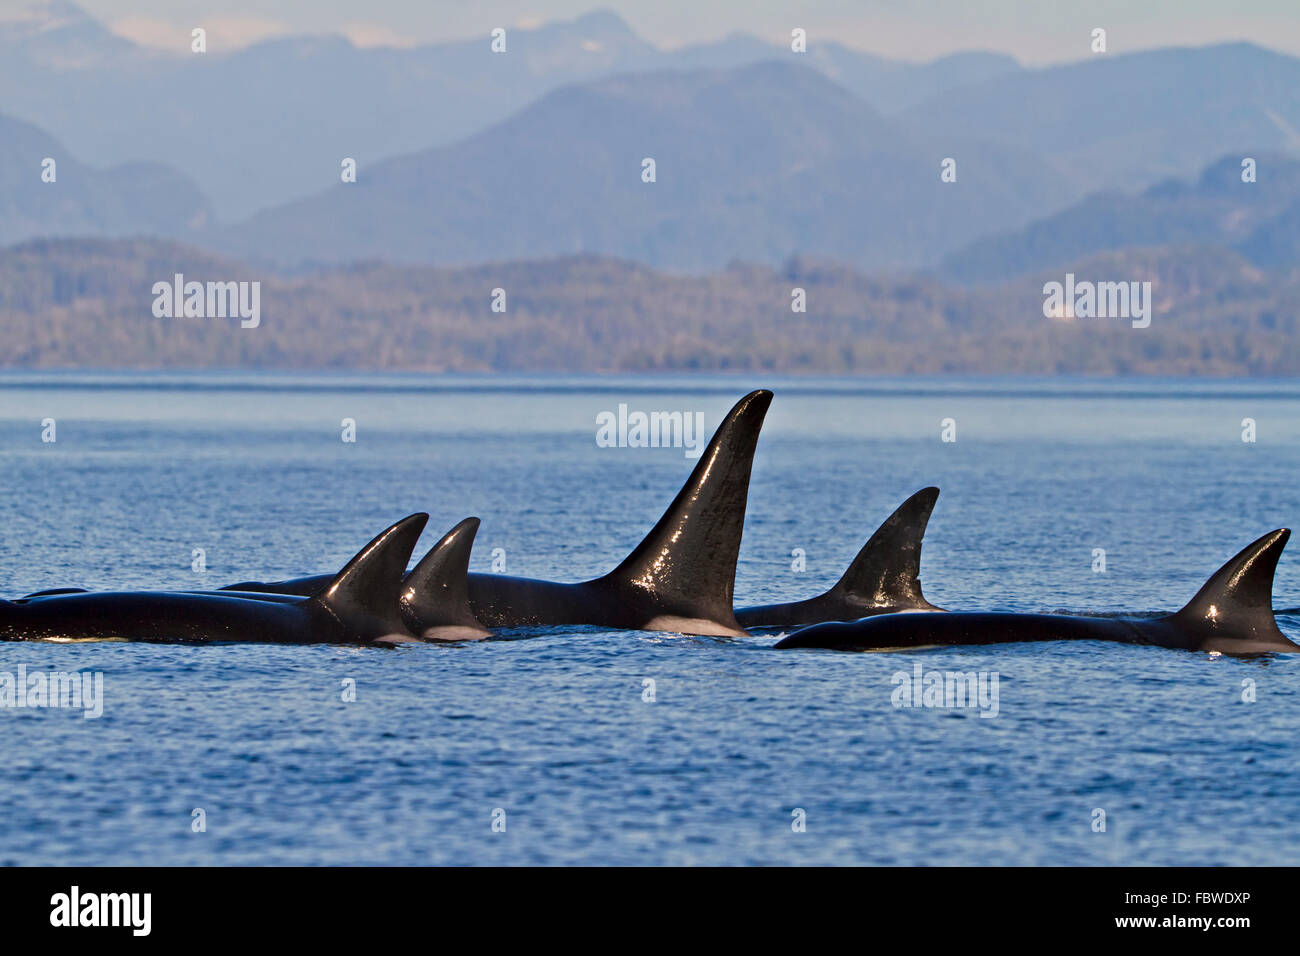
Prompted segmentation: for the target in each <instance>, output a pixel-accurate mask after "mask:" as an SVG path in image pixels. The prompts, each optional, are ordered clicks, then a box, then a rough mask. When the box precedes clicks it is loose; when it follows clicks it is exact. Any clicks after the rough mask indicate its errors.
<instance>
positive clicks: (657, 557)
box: [231, 389, 772, 637]
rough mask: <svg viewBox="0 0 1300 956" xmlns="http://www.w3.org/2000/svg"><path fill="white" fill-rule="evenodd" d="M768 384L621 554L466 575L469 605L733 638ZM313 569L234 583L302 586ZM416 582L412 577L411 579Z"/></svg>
mask: <svg viewBox="0 0 1300 956" xmlns="http://www.w3.org/2000/svg"><path fill="white" fill-rule="evenodd" d="M771 403H772V393H771V392H769V391H765V390H762V389H760V390H758V391H754V392H751V393H750V394H748V395H746V396H745V397H744V398H742V399H741V400H740V401H739V402H737V403H736V405H735V407H733V408H732V409H731V411H730V412H728V413H727V416H726V418H724V419H723V421H722V424H721V425H719V426H718V430H717V431H716V432H714V434H713V437H712V439H710V441H709V444H708V446H707V447H706V448H705V449H704V451H703V453H702V454H701V455H700V459H699V461H698V462H696V465H695V469H694V470H693V471H692V472H691V476H690V478H689V479H688V480H687V482H686V485H685V486H684V487H683V488H682V490H681V491H679V492H678V493H677V497H676V498H674V499H673V502H672V504H670V505H669V506H668V510H667V511H666V512H664V515H663V517H661V518H660V519H659V522H658V524H656V525H655V526H654V528H652V529H651V530H650V533H649V534H647V535H646V536H645V538H644V539H643V540H642V541H641V543H640V544H639V545H637V547H636V548H635V549H634V550H633V551H632V553H631V554H629V555H628V556H627V558H625V559H624V560H623V563H622V564H620V565H619V566H618V567H616V568H615V569H614V570H613V571H610V572H609V573H608V574H606V575H604V576H603V577H599V578H596V579H594V580H591V581H582V582H578V583H576V584H562V583H559V582H556V581H538V580H533V579H531V578H519V577H510V576H507V575H499V574H470V575H469V577H468V585H469V587H468V591H469V605H470V608H471V610H472V612H473V615H474V617H475V619H477V620H478V621H479V623H480V624H482V625H484V626H485V627H489V628H525V627H549V626H565V625H582V624H586V625H596V626H602V627H609V628H617V629H619V630H645V631H676V632H678V633H685V634H702V635H719V636H732V637H743V636H745V633H746V632H745V631H744V630H743V629H742V628H741V626H740V623H739V622H738V621H737V620H736V615H735V611H734V609H733V607H732V598H733V594H734V590H735V581H736V560H737V558H738V557H739V556H740V537H741V533H742V531H743V530H744V524H745V505H746V502H747V499H748V495H749V475H750V470H751V467H752V465H753V461H754V450H755V447H756V446H757V444H758V434H759V431H760V430H761V429H762V427H763V418H764V417H765V416H766V414H767V409H768V407H769V406H770V405H771ZM321 580H322V579H321V578H320V577H307V578H296V579H294V580H290V581H279V582H273V583H267V584H261V583H258V584H255V583H251V582H245V583H243V584H236V585H231V587H232V588H239V589H241V590H245V591H247V590H259V591H260V590H266V591H279V592H281V593H292V594H312V593H315V591H316V589H318V588H319V587H320V584H321ZM414 588H415V590H417V591H418V590H419V585H418V584H416V585H414Z"/></svg>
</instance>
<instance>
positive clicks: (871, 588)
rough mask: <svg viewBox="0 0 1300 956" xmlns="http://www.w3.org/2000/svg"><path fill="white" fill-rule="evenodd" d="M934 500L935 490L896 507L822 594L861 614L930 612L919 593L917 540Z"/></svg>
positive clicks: (923, 534)
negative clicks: (871, 611) (885, 609)
mask: <svg viewBox="0 0 1300 956" xmlns="http://www.w3.org/2000/svg"><path fill="white" fill-rule="evenodd" d="M938 500H939V489H938V488H934V487H931V488H922V489H921V490H920V491H918V492H917V493H916V494H914V495H912V497H910V498H908V499H907V500H906V501H904V502H903V503H902V504H901V505H899V506H898V508H897V510H895V511H894V513H893V514H892V515H890V516H889V517H888V518H886V519H885V522H884V524H882V525H881V526H880V527H879V528H877V529H876V533H875V534H873V535H872V536H871V537H870V538H869V539H868V540H867V543H866V544H865V545H863V546H862V550H861V551H859V552H858V556H857V557H856V558H854V559H853V563H851V564H850V565H849V567H848V570H847V571H845V572H844V575H843V577H841V578H840V579H839V581H838V582H837V583H836V585H835V586H834V587H833V588H831V589H830V591H829V592H827V593H828V594H829V595H834V596H836V597H838V598H840V599H841V600H843V601H845V602H846V603H848V604H851V605H855V606H857V605H860V606H861V607H863V608H878V607H906V608H915V609H918V610H922V609H930V608H934V605H933V604H931V603H930V602H929V601H927V600H926V599H925V595H924V594H922V593H921V580H920V575H921V539H922V538H924V537H925V528H926V525H927V524H928V523H929V521H930V512H932V511H933V510H934V504H935V502H936V501H938Z"/></svg>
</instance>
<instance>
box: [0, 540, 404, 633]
mask: <svg viewBox="0 0 1300 956" xmlns="http://www.w3.org/2000/svg"><path fill="white" fill-rule="evenodd" d="M428 517H429V516H428V515H426V514H414V515H411V516H410V517H408V518H403V519H402V520H401V521H399V522H397V523H396V524H394V525H393V526H392V527H390V528H388V529H387V530H386V531H384V532H383V533H382V534H380V535H379V536H378V537H376V538H375V539H374V540H372V541H371V542H370V543H369V544H368V545H366V546H365V548H363V549H362V550H361V551H360V552H358V553H357V555H356V556H355V557H354V558H352V560H351V561H349V562H348V563H347V565H346V566H345V567H344V568H343V570H342V571H340V572H339V573H338V574H336V575H334V576H333V577H332V578H331V579H330V581H329V583H328V585H327V586H326V587H325V588H324V589H323V590H322V591H321V592H320V594H318V595H316V596H313V597H291V596H282V598H281V599H278V600H261V599H259V598H258V597H255V596H251V595H240V594H237V593H234V592H219V591H206V592H185V591H92V592H80V593H61V594H60V593H47V594H46V595H45V596H41V597H29V598H23V599H21V600H18V601H3V600H0V640H4V641H31V640H128V641H145V642H150V643H177V644H216V643H233V642H239V643H266V644H379V645H387V644H398V643H407V642H413V641H416V640H418V638H417V637H416V636H415V635H414V634H412V633H411V632H410V631H409V630H408V629H407V627H406V625H405V623H404V622H403V620H402V615H401V611H400V609H399V599H400V594H399V592H400V589H401V586H402V574H403V572H404V571H405V570H406V563H407V562H408V561H409V560H410V558H411V551H412V549H413V548H414V547H415V542H416V541H417V540H418V539H419V537H420V532H421V531H422V530H423V529H424V524H425V522H426V521H427V520H428Z"/></svg>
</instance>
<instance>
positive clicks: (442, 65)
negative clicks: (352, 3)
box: [0, 0, 1019, 221]
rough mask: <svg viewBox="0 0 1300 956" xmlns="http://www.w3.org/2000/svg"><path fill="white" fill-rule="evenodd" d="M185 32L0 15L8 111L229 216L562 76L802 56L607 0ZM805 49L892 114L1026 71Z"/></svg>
mask: <svg viewBox="0 0 1300 956" xmlns="http://www.w3.org/2000/svg"><path fill="white" fill-rule="evenodd" d="M197 25H201V23H196V26H197ZM187 40H188V38H186V37H184V36H182V37H180V38H178V44H181V45H180V46H179V48H178V49H177V50H175V51H173V52H170V53H163V52H159V51H157V50H152V49H147V48H143V47H139V46H136V45H135V44H133V43H131V42H129V41H127V40H124V39H122V38H121V37H118V36H115V35H114V34H112V33H111V32H109V31H108V30H107V29H106V28H105V27H103V26H102V25H100V24H99V23H97V22H96V21H95V20H94V19H93V18H91V17H90V16H89V15H87V14H86V13H84V12H83V11H81V10H80V9H79V8H77V7H76V6H75V5H73V4H71V3H67V2H63V0H53V2H49V3H37V4H35V5H33V6H32V7H31V8H30V12H29V14H25V15H19V14H11V15H10V16H9V17H8V18H6V16H5V15H4V14H0V112H3V113H8V114H10V115H12V116H14V117H17V118H19V119H25V120H27V121H29V122H32V123H35V124H36V125H38V126H41V127H42V128H44V129H45V130H47V131H48V132H50V133H51V134H52V135H53V136H55V137H56V138H58V139H59V140H61V141H62V142H63V143H64V145H66V146H67V148H68V149H69V150H71V151H72V152H73V154H75V155H77V156H80V157H82V158H83V159H86V160H88V161H91V162H94V163H95V164H98V165H112V164H116V163H121V162H125V161H128V160H138V159H142V158H147V159H150V160H153V161H157V162H163V163H168V164H171V165H174V166H177V167H178V168H180V169H183V170H185V171H186V172H187V173H188V174H189V175H191V176H192V177H193V178H194V179H195V180H196V181H197V182H198V183H199V185H200V186H201V187H202V189H203V190H204V192H205V193H206V194H207V195H208V196H209V197H211V199H212V202H213V203H214V205H215V206H216V208H217V210H218V212H219V213H220V215H221V217H222V218H223V219H225V220H227V221H234V220H236V219H239V218H242V217H244V216H246V215H248V214H249V213H251V212H253V211H255V210H257V209H259V208H261V207H264V206H267V205H271V204H274V203H278V202H284V201H287V200H290V199H293V198H297V197H299V196H302V195H306V194H308V193H310V192H312V191H314V190H318V189H324V188H326V187H328V186H330V185H331V184H333V183H337V182H338V181H339V161H340V160H341V159H342V158H343V157H345V156H351V157H354V158H356V159H358V160H359V161H360V162H362V163H363V164H371V163H374V162H375V161H377V160H380V159H384V158H387V157H391V156H394V155H398V154H402V153H408V152H413V151H415V150H419V149H426V148H429V147H433V146H440V145H446V144H449V143H453V142H456V141H458V140H461V139H464V138H465V137H466V136H468V135H470V134H472V133H475V132H478V131H480V130H482V129H485V128H487V127H489V126H491V125H493V124H494V123H497V122H499V121H501V120H503V119H505V118H506V117H507V116H509V115H510V114H512V113H514V112H516V111H518V110H520V109H522V108H523V107H525V106H526V105H527V104H529V103H531V102H533V101H534V100H536V99H537V98H539V97H540V96H542V95H544V94H545V93H547V92H549V91H551V90H554V89H556V88H557V87H560V86H563V85H566V84H571V83H577V82H582V81H585V80H589V79H594V78H598V77H605V76H609V75H611V74H613V73H628V72H641V71H647V70H665V69H676V68H682V69H717V68H731V67H737V66H742V65H747V64H751V63H755V62H758V61H761V60H767V59H772V58H773V57H777V56H789V55H792V54H790V53H789V47H788V46H784V47H782V46H778V45H776V44H772V43H765V42H761V41H759V40H757V39H756V38H754V37H751V36H747V35H744V34H736V35H734V36H731V37H728V38H726V39H724V40H721V41H719V42H717V43H713V44H708V45H705V46H696V47H688V48H686V49H682V50H675V51H663V50H659V49H656V48H655V47H654V46H652V45H651V44H649V43H647V42H645V41H644V40H642V39H641V38H640V37H638V36H637V35H636V34H635V33H634V32H633V31H632V30H631V29H630V28H629V27H628V26H627V24H626V23H624V22H623V20H622V19H620V18H619V17H618V16H617V15H615V14H613V13H609V12H603V11H598V12H595V13H591V14H588V15H586V16H583V17H579V18H578V19H576V20H572V21H564V22H557V23H553V24H547V25H545V26H542V27H539V28H537V29H533V30H524V29H510V30H509V31H508V33H507V45H506V52H505V53H504V54H494V53H492V52H491V50H490V48H489V37H487V36H486V35H485V36H483V37H480V38H474V39H471V40H465V41H462V42H457V43H445V44H437V45H431V46H423V47H418V48H415V49H398V48H390V47H376V48H365V49H362V48H358V47H356V46H354V45H352V44H351V43H350V42H349V41H348V40H346V39H344V38H342V37H336V36H316V37H291V38H284V39H275V40H268V41H265V42H262V43H257V44H255V45H253V46H250V47H247V48H244V49H236V50H225V49H223V48H222V45H221V37H220V35H219V34H217V33H215V32H214V33H210V35H209V37H208V41H209V42H208V52H207V53H205V54H194V53H191V52H190V51H189V47H188V42H187ZM804 62H806V63H807V64H808V65H809V66H811V67H812V68H815V69H819V70H822V71H823V72H824V73H826V74H827V75H828V76H831V77H834V78H835V79H836V80H837V81H838V82H839V83H841V84H842V85H844V86H845V87H846V88H848V89H849V90H851V91H852V92H854V93H856V94H857V95H859V96H861V97H862V98H864V99H865V100H866V102H868V103H869V104H872V105H874V106H875V107H876V108H877V109H880V110H882V111H886V112H888V111H893V110H898V109H902V108H905V107H907V106H910V105H912V104H914V103H917V102H920V101H921V100H923V99H924V98H926V97H928V96H933V95H935V94H937V93H940V92H942V91H944V90H948V89H951V88H953V87H954V86H958V85H961V84H964V83H969V82H974V81H978V80H983V79H987V78H989V77H992V76H996V75H999V74H1001V73H1006V72H1008V71H1015V70H1018V69H1019V67H1018V66H1017V64H1016V62H1015V61H1014V60H1012V59H1011V58H1010V57H1006V56H1002V55H998V54H987V53H972V54H959V55H956V56H952V57H946V58H944V59H941V60H938V61H936V62H934V63H930V64H919V65H918V64H910V63H899V62H894V61H890V60H887V59H884V58H881V57H875V56H871V55H870V54H866V53H860V52H857V51H854V50H850V49H848V48H846V47H843V46H840V45H839V44H836V43H834V42H832V41H831V40H830V39H829V38H815V42H814V43H813V44H812V47H811V50H810V52H809V54H808V55H807V57H806V58H805V60H804Z"/></svg>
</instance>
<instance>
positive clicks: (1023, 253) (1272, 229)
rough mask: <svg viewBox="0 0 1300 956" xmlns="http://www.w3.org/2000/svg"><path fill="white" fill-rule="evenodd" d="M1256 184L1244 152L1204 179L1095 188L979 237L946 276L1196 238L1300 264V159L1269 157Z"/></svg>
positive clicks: (1259, 165)
mask: <svg viewBox="0 0 1300 956" xmlns="http://www.w3.org/2000/svg"><path fill="white" fill-rule="evenodd" d="M1250 158H1251V159H1253V160H1254V173H1253V175H1254V177H1255V178H1254V181H1253V182H1247V181H1244V180H1243V173H1244V172H1245V170H1243V168H1242V158H1241V157H1240V156H1236V155H1234V156H1227V157H1224V158H1223V159H1221V160H1220V161H1219V162H1216V163H1213V164H1212V165H1210V166H1208V167H1207V168H1206V169H1205V170H1204V171H1202V172H1201V174H1200V175H1199V176H1198V177H1197V178H1195V179H1194V180H1192V181H1190V182H1187V181H1184V180H1181V179H1169V180H1165V181H1164V182H1161V183H1157V184H1156V185H1154V186H1151V187H1149V188H1147V189H1145V190H1143V191H1142V192H1140V193H1138V194H1136V195H1130V194H1126V193H1122V192H1104V193H1096V194H1093V195H1091V196H1089V197H1087V198H1086V199H1084V200H1083V201H1082V202H1079V203H1077V204H1075V205H1073V206H1070V207H1069V208H1067V209H1063V210H1061V211H1060V212H1058V213H1056V214H1055V215H1052V216H1048V217H1047V218H1045V219H1040V220H1038V221H1037V222H1034V223H1032V224H1030V225H1029V226H1027V227H1025V228H1023V229H1020V230H1016V231H1014V232H1011V233H1008V234H1003V235H996V236H990V237H987V238H983V239H980V240H977V241H976V242H974V243H972V244H971V245H970V246H967V247H966V248H964V249H961V250H959V251H958V252H954V253H952V254H950V255H948V256H947V257H945V259H944V260H943V263H942V265H941V267H940V269H939V272H940V274H941V275H943V276H944V277H946V278H949V279H955V280H957V281H960V282H986V283H987V282H1000V281H1002V280H1004V279H1009V278H1012V277H1014V276H1017V275H1024V274H1025V273H1030V272H1035V271H1040V270H1044V269H1049V268H1056V269H1058V270H1059V269H1062V268H1064V267H1066V266H1068V265H1070V263H1072V262H1074V261H1077V260H1079V259H1081V258H1083V257H1084V256H1087V255H1090V254H1092V253H1095V252H1101V251H1104V250H1107V249H1125V248H1130V247H1135V246H1165V245H1173V244H1194V245H1203V246H1222V247H1224V248H1227V249H1233V250H1235V251H1237V252H1239V253H1241V254H1242V255H1243V256H1244V257H1245V258H1246V259H1248V260H1249V261H1251V262H1252V263H1254V264H1255V265H1258V266H1260V267H1262V268H1269V269H1275V268H1287V267H1290V266H1292V265H1295V264H1296V263H1297V262H1298V261H1300V260H1297V257H1296V254H1295V253H1296V252H1297V251H1298V250H1297V240H1300V160H1297V159H1291V158H1288V157H1285V156H1281V155H1276V154H1260V155H1256V156H1252V157H1250Z"/></svg>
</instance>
